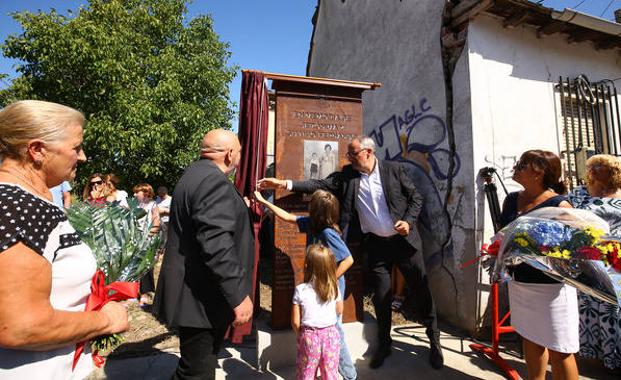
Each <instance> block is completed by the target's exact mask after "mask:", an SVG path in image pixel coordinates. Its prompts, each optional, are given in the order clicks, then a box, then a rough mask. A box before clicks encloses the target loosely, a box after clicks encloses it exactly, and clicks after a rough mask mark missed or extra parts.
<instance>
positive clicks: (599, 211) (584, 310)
mask: <svg viewBox="0 0 621 380" xmlns="http://www.w3.org/2000/svg"><path fill="white" fill-rule="evenodd" d="M586 169H587V170H586V178H585V179H586V190H587V191H588V193H586V194H579V192H578V191H574V192H572V194H571V200H572V202H573V204H574V206H575V207H577V208H581V209H585V210H590V211H592V212H593V213H594V214H595V215H597V216H599V217H600V218H602V219H604V220H605V221H606V222H608V224H609V225H610V234H611V235H614V236H616V237H621V160H619V158H617V157H615V156H611V155H608V154H598V155H595V156H593V157H591V158H589V159H588V160H587V162H586ZM600 264H601V265H603V264H602V263H600ZM602 269H604V268H602ZM578 303H579V310H580V356H582V357H586V358H590V359H599V360H602V361H603V362H604V366H605V367H606V368H607V369H608V370H610V371H613V372H615V373H616V374H621V316H620V314H619V306H617V305H612V304H609V303H608V302H603V301H600V300H598V299H597V298H595V297H591V296H589V295H588V294H584V293H581V292H579V293H578Z"/></svg>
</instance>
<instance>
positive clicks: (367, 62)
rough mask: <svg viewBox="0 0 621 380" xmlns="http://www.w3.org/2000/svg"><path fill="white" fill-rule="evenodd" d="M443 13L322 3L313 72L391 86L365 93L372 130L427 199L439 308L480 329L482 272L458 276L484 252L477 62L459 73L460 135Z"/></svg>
mask: <svg viewBox="0 0 621 380" xmlns="http://www.w3.org/2000/svg"><path fill="white" fill-rule="evenodd" d="M443 7H444V2H443V1H437V0H383V1H377V0H356V1H353V0H321V1H320V7H319V12H318V15H317V21H316V27H315V32H314V38H313V44H314V45H313V47H312V48H311V56H310V61H309V70H308V71H309V72H308V74H309V75H312V76H320V77H330V78H338V79H350V80H361V81H371V82H381V83H382V87H381V88H380V89H377V90H375V91H368V92H366V93H365V96H364V110H365V111H364V129H365V132H366V133H367V134H369V135H371V136H372V137H373V138H374V139H375V141H376V142H377V144H378V147H379V149H378V156H379V157H380V158H386V159H390V160H403V161H404V162H406V163H407V164H408V165H409V166H410V167H411V168H412V172H413V175H414V176H415V179H416V182H417V184H418V185H419V189H420V191H421V193H422V194H423V196H424V199H425V208H424V210H423V213H422V215H421V218H420V219H421V222H422V227H421V230H420V233H421V238H422V245H423V252H424V257H425V260H426V263H427V268H428V271H429V275H430V281H431V285H432V291H433V293H434V296H435V299H436V303H437V307H438V311H439V313H440V315H441V316H442V317H443V318H445V319H447V320H449V321H450V322H452V323H453V324H454V325H456V326H459V327H461V328H464V329H467V330H472V329H473V327H474V324H475V319H476V311H475V304H476V298H477V295H476V287H477V280H476V270H474V269H472V270H471V269H468V270H465V271H462V270H461V269H459V265H460V263H461V262H462V260H466V259H469V258H471V257H473V256H474V252H475V240H474V188H473V186H472V183H473V181H474V176H473V168H472V143H471V141H472V138H471V132H470V131H471V129H470V125H471V123H470V100H469V90H468V81H467V80H466V79H467V77H468V69H467V65H468V60H467V59H460V61H459V62H458V65H457V68H456V73H455V78H459V79H456V80H455V91H459V92H460V95H459V97H458V98H456V100H455V105H454V106H455V111H456V112H455V119H454V120H455V122H456V124H455V125H456V127H455V128H454V129H455V130H454V131H452V130H450V129H449V127H447V123H446V100H445V98H446V95H445V80H444V73H443V64H442V60H441V46H440V31H441V22H442V21H441V20H442V12H443ZM466 57H467V56H466ZM457 125H462V126H463V125H465V126H467V128H461V127H460V128H458V127H457ZM453 134H454V139H455V141H456V142H457V145H456V146H457V149H456V150H454V151H451V148H450V141H452V139H453ZM449 187H452V192H451V196H450V197H448V198H447V188H449Z"/></svg>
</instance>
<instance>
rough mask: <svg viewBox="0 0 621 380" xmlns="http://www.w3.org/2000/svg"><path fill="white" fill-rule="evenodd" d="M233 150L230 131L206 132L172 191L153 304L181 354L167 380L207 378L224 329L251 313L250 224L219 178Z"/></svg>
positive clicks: (234, 161) (235, 160)
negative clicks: (196, 157)
mask: <svg viewBox="0 0 621 380" xmlns="http://www.w3.org/2000/svg"><path fill="white" fill-rule="evenodd" d="M240 152H241V146H240V144H239V140H238V139H237V137H236V136H235V134H233V133H232V132H230V131H226V130H222V129H216V130H213V131H210V132H209V133H207V134H206V135H205V137H204V138H203V142H202V144H201V148H200V159H199V160H198V161H196V162H194V163H193V164H191V165H190V166H188V167H187V168H186V170H185V172H184V173H183V176H182V177H181V179H180V180H179V182H178V183H177V185H176V186H175V191H174V193H173V196H172V204H171V207H170V221H169V232H168V233H169V235H168V242H167V244H166V255H165V256H164V262H163V263H162V270H161V272H160V277H159V281H158V285H157V290H156V293H155V301H154V304H153V310H154V312H155V314H156V315H157V316H158V318H160V320H162V321H163V322H164V323H166V324H167V325H168V326H170V327H176V328H178V331H179V340H180V346H181V358H180V359H179V364H178V366H177V370H176V372H175V374H174V376H173V379H214V378H215V368H216V365H217V354H218V350H219V349H220V347H221V345H222V341H223V337H224V333H225V332H226V329H227V327H228V326H229V325H230V324H231V323H233V324H234V325H239V324H243V323H245V322H247V321H248V320H250V317H251V316H252V301H251V300H250V293H251V290H252V272H253V265H254V261H253V259H254V239H253V233H252V223H251V219H250V213H249V211H248V208H247V206H246V203H245V202H244V200H243V199H242V197H241V195H240V194H239V193H238V192H237V190H236V189H235V187H234V186H233V184H232V183H231V181H229V179H228V177H227V176H228V175H229V174H231V173H232V172H233V171H234V170H235V169H236V168H237V165H238V164H239V160H240Z"/></svg>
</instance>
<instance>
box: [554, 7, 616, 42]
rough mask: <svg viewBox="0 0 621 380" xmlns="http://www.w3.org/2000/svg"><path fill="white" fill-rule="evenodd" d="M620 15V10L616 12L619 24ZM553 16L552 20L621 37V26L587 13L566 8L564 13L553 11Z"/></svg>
mask: <svg viewBox="0 0 621 380" xmlns="http://www.w3.org/2000/svg"><path fill="white" fill-rule="evenodd" d="M620 13H621V12H619V10H618V11H616V12H615V17H617V22H618V19H619V14H620ZM551 16H552V19H554V20H558V21H563V22H566V23H568V24H573V25H577V26H581V27H583V28H587V29H591V30H596V31H598V32H602V33H606V34H609V35H612V36H616V37H621V24H618V23H616V22H612V21H608V20H604V19H603V18H599V17H595V16H591V15H588V14H586V13H581V12H578V11H576V10H574V9H568V8H566V9H565V10H564V11H562V12H559V11H552V15H551Z"/></svg>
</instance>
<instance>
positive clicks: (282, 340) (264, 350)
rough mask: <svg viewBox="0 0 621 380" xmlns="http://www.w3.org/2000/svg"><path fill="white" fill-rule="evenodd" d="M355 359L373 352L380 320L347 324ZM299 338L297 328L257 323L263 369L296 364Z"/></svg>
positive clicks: (259, 365)
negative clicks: (377, 324) (296, 335)
mask: <svg viewBox="0 0 621 380" xmlns="http://www.w3.org/2000/svg"><path fill="white" fill-rule="evenodd" d="M343 330H344V331H345V341H346V342H347V347H348V348H349V353H350V355H351V358H352V361H353V362H354V363H355V362H356V361H357V360H362V359H363V356H366V355H367V354H368V353H371V352H373V349H374V347H371V343H370V342H375V334H376V324H375V321H371V322H364V323H362V322H351V323H345V324H344V325H343ZM295 357H296V341H295V334H294V332H293V330H272V329H271V328H270V327H269V326H268V325H267V324H266V323H264V324H261V325H258V326H257V358H258V363H257V368H259V369H260V370H261V371H263V372H270V371H272V370H274V369H280V368H286V367H292V366H295Z"/></svg>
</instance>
